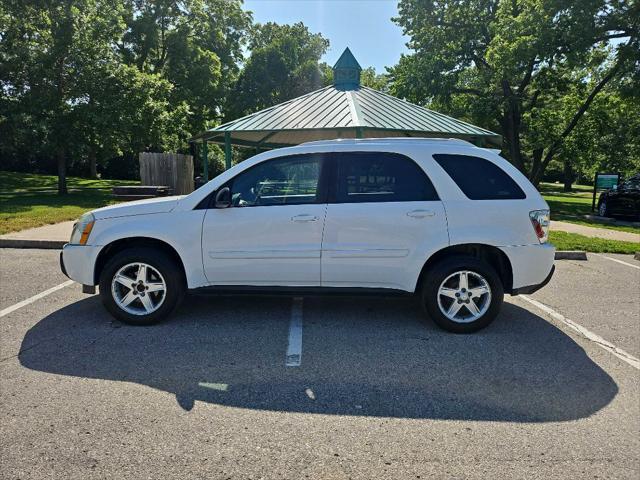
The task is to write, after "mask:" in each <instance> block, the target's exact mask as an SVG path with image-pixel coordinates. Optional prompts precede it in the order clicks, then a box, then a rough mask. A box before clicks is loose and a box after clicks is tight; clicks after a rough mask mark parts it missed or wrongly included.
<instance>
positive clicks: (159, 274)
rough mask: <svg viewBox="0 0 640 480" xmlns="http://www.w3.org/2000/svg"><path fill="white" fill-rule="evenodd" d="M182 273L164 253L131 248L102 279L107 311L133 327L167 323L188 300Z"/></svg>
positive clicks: (106, 269) (117, 257) (110, 264)
mask: <svg viewBox="0 0 640 480" xmlns="http://www.w3.org/2000/svg"><path fill="white" fill-rule="evenodd" d="M185 290H186V287H185V280H184V275H183V274H182V270H181V269H180V268H179V266H178V265H176V262H175V261H174V260H173V259H172V258H171V257H169V256H168V255H166V254H165V253H164V252H163V251H161V250H157V249H153V248H131V249H127V250H123V251H121V252H118V253H117V254H116V255H114V256H113V258H111V259H110V260H109V261H108V262H107V264H106V265H105V267H104V269H103V270H102V273H101V275H100V297H101V298H102V302H103V303H104V305H105V307H106V308H107V310H108V311H109V312H110V313H111V314H112V315H113V316H114V317H116V318H117V319H118V320H121V321H123V322H124V323H128V324H130V325H152V324H154V323H158V322H160V321H162V320H164V319H165V318H166V317H167V316H168V315H169V314H171V313H172V312H173V311H174V310H175V308H176V307H177V306H178V304H179V303H180V301H181V300H182V298H183V297H184V293H185Z"/></svg>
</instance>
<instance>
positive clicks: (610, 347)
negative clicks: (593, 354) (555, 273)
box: [520, 295, 640, 370]
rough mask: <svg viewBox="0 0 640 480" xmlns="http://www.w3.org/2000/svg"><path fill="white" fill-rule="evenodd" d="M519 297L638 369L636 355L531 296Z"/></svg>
mask: <svg viewBox="0 0 640 480" xmlns="http://www.w3.org/2000/svg"><path fill="white" fill-rule="evenodd" d="M520 298H522V299H523V300H525V301H527V302H529V303H530V304H531V305H533V306H535V307H537V308H539V309H540V310H542V311H543V312H545V313H546V314H547V315H549V316H550V317H551V318H553V319H554V320H557V321H558V322H560V323H563V324H564V325H566V326H567V327H569V328H571V329H572V330H574V331H576V332H578V333H579V334H580V335H582V336H583V337H585V338H586V339H588V340H591V341H592V342H594V343H595V344H596V345H598V346H599V347H600V348H603V349H605V350H606V351H608V352H610V353H612V354H614V355H615V356H616V357H618V358H619V359H620V360H622V361H624V362H626V363H628V364H629V365H631V366H632V367H633V368H635V369H637V370H640V359H637V358H636V357H634V356H633V355H631V354H630V353H628V352H626V351H624V350H622V349H621V348H618V347H616V346H615V345H614V344H612V343H610V342H608V341H606V340H605V339H604V338H602V337H601V336H600V335H596V334H595V333H593V332H592V331H591V330H588V329H586V328H585V327H583V326H582V325H580V324H578V323H576V322H574V321H573V320H569V319H568V318H567V317H565V316H564V315H562V314H561V313H558V312H556V311H555V310H553V309H552V308H550V307H547V306H546V305H545V304H543V303H540V302H538V301H537V300H534V299H533V298H529V297H527V296H526V295H520Z"/></svg>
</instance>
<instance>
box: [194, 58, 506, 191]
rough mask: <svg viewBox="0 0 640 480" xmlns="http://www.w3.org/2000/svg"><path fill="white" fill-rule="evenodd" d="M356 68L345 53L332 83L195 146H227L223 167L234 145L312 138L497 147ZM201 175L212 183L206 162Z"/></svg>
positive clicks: (266, 145)
mask: <svg viewBox="0 0 640 480" xmlns="http://www.w3.org/2000/svg"><path fill="white" fill-rule="evenodd" d="M361 71H362V68H361V67H360V65H359V64H358V61H357V60H356V59H355V57H354V56H353V54H352V53H351V50H349V48H347V49H345V51H344V52H343V53H342V55H341V56H340V58H339V59H338V61H337V62H336V64H335V65H334V66H333V85H329V86H327V87H324V88H321V89H320V90H316V91H314V92H311V93H307V94H306V95H302V96H301V97H298V98H294V99H292V100H289V101H287V102H284V103H280V104H278V105H275V106H273V107H270V108H267V109H264V110H260V111H259V112H255V113H252V114H251V115H247V116H245V117H242V118H238V119H237V120H233V121H231V122H228V123H225V124H223V125H220V126H218V127H216V128H213V129H211V130H207V131H206V132H202V133H200V134H199V135H196V136H195V137H193V138H192V139H191V142H194V143H196V144H202V153H203V155H205V156H206V152H207V145H208V143H217V144H223V145H224V151H225V168H230V167H231V146H232V145H237V146H241V147H250V148H255V149H256V151H259V150H260V149H271V148H280V147H287V146H292V145H298V144H300V143H304V142H308V141H312V140H327V139H335V138H376V137H441V138H442V137H444V138H462V139H465V140H469V141H471V142H473V143H475V144H477V145H485V144H486V143H490V144H494V145H497V144H499V143H500V141H501V137H500V135H498V134H497V133H494V132H491V131H489V130H485V129H483V128H480V127H476V126H475V125H471V124H469V123H466V122H463V121H461V120H457V119H455V118H452V117H449V116H447V115H443V114H441V113H438V112H434V111H433V110H429V109H427V108H424V107H421V106H419V105H415V104H413V103H409V102H407V101H405V100H401V99H399V98H396V97H394V96H391V95H388V94H386V93H383V92H380V91H378V90H374V89H372V88H369V87H365V86H362V85H361V84H360V72H361ZM203 176H204V179H205V180H208V171H207V162H204V171H203Z"/></svg>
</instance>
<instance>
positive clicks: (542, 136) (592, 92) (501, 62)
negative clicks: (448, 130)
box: [390, 0, 640, 183]
mask: <svg viewBox="0 0 640 480" xmlns="http://www.w3.org/2000/svg"><path fill="white" fill-rule="evenodd" d="M637 8H638V7H637V5H633V4H632V3H631V2H630V1H628V0H581V1H576V0H508V1H507V0H481V1H470V0H467V1H457V0H455V1H454V0H437V1H424V0H401V2H400V5H399V16H398V18H397V19H396V21H397V22H398V23H399V24H400V25H401V26H402V27H403V30H404V32H405V34H407V35H408V36H409V37H410V39H411V40H410V42H409V46H410V48H412V49H413V50H414V51H415V53H413V54H410V55H403V56H402V58H401V60H400V62H399V63H398V65H396V66H395V67H394V68H393V69H391V71H390V77H391V82H392V91H393V92H394V93H395V94H396V95H399V96H403V97H406V98H408V99H410V100H412V101H414V102H419V103H430V104H431V105H432V106H433V107H435V108H438V109H440V110H444V111H447V112H448V113H453V114H455V115H458V116H462V117H466V118H468V119H470V120H471V121H474V122H476V123H479V124H481V125H483V126H485V127H487V128H490V129H493V130H496V131H499V132H501V133H502V135H503V139H504V149H505V150H506V151H507V155H508V158H509V159H510V160H511V162H512V163H513V164H514V165H516V166H517V167H518V168H519V169H520V170H521V171H523V172H524V173H526V174H527V175H528V176H529V178H530V179H531V180H532V181H533V182H534V183H538V182H539V181H540V180H541V178H542V176H543V174H544V171H545V169H546V168H547V166H548V165H549V163H550V162H551V161H552V160H553V159H554V158H556V157H557V155H558V154H559V153H560V152H561V151H562V150H563V148H564V146H565V142H566V140H567V138H568V137H569V136H570V135H571V134H572V133H573V132H574V131H575V130H576V129H577V128H579V125H580V121H581V120H582V118H583V116H584V114H585V113H586V112H587V111H588V110H589V108H590V107H591V105H592V103H593V101H594V99H596V98H597V96H598V95H599V94H600V93H601V92H602V91H603V89H604V88H605V87H606V86H607V85H608V84H609V83H611V82H612V81H614V80H616V79H620V78H622V77H625V76H637V71H638V64H639V62H640V55H639V52H640V43H639V33H640V25H639V21H638V18H640V17H639V16H638V9H637ZM618 39H619V40H618ZM612 41H616V42H617V41H621V43H616V44H615V46H610V42H612ZM585 66H586V67H587V68H586V69H585ZM586 71H588V75H580V73H583V74H584V73H585V72H586ZM636 78H637V77H636ZM578 91H579V92H580V93H581V96H580V97H575V98H574V100H577V101H576V102H573V104H572V110H571V112H570V113H569V114H566V113H567V112H565V114H564V115H561V114H559V113H558V105H560V104H564V105H565V106H567V105H568V102H566V98H565V97H567V96H568V95H569V96H571V95H575V94H576V92H578ZM569 103H571V102H569Z"/></svg>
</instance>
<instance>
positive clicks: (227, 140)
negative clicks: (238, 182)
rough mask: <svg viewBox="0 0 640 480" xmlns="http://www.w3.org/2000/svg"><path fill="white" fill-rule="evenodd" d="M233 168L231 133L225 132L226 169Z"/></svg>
mask: <svg viewBox="0 0 640 480" xmlns="http://www.w3.org/2000/svg"><path fill="white" fill-rule="evenodd" d="M230 168H231V133H230V132H224V169H225V170H229V169H230Z"/></svg>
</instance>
